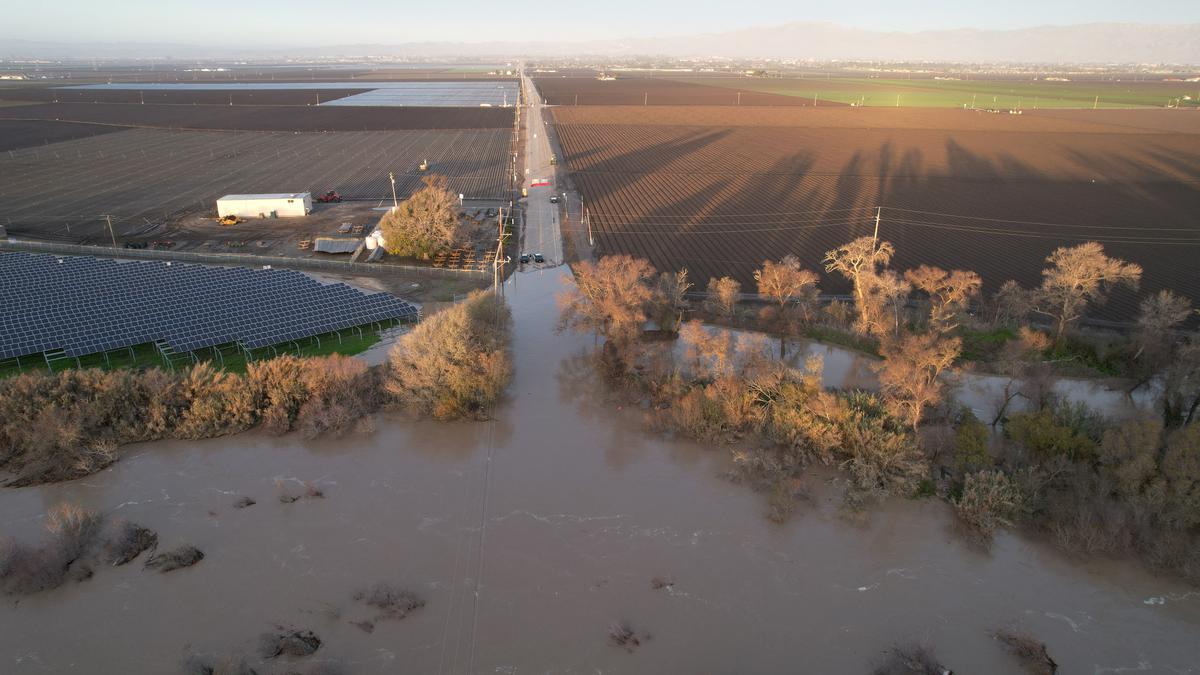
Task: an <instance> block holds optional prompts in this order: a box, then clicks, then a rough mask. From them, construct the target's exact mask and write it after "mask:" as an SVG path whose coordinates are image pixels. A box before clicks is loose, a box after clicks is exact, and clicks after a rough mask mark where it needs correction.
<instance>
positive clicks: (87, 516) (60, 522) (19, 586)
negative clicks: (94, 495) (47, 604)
mask: <svg viewBox="0 0 1200 675" xmlns="http://www.w3.org/2000/svg"><path fill="white" fill-rule="evenodd" d="M100 524H101V520H100V517H99V516H98V515H97V514H96V513H94V512H92V511H89V510H87V509H84V508H82V507H79V506H77V505H74V504H60V505H58V506H56V507H54V508H52V509H50V511H49V512H48V513H47V514H46V529H47V530H48V531H49V532H50V540H49V541H48V542H45V543H44V544H42V545H41V546H30V545H27V544H22V543H20V542H17V541H13V540H5V541H3V542H0V589H3V591H4V593H6V594H9V595H29V594H32V593H38V592H41V591H46V590H50V589H52V588H57V587H58V586H61V585H62V584H63V583H64V582H66V581H67V580H68V579H69V578H71V577H72V576H75V577H76V578H78V579H81V580H82V579H86V578H88V577H90V576H91V568H90V567H88V566H87V564H86V563H85V562H84V558H85V557H86V556H87V555H88V554H89V552H90V551H91V549H92V547H93V546H94V545H95V543H96V541H97V535H98V534H99V532H100Z"/></svg>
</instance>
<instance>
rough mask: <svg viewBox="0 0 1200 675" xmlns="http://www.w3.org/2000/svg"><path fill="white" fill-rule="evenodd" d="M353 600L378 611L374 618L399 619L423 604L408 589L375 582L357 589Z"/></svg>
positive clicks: (422, 601)
mask: <svg viewBox="0 0 1200 675" xmlns="http://www.w3.org/2000/svg"><path fill="white" fill-rule="evenodd" d="M354 600H355V601H356V602H361V603H363V604H364V605H367V606H368V607H371V608H373V609H376V610H378V611H379V615H378V616H377V617H376V618H375V620H376V621H379V620H380V619H393V620H397V621H398V620H400V619H403V618H404V617H406V616H408V615H409V614H411V613H413V612H415V611H416V610H418V609H420V608H422V607H424V606H425V600H423V599H422V598H420V597H418V596H417V594H416V593H413V592H412V591H410V590H407V589H404V588H399V587H397V586H392V585H390V584H382V583H381V584H375V585H374V586H372V587H371V588H370V589H367V590H363V591H358V592H357V593H355V594H354Z"/></svg>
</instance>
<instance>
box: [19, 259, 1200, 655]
mask: <svg viewBox="0 0 1200 675" xmlns="http://www.w3.org/2000/svg"><path fill="white" fill-rule="evenodd" d="M566 273H567V272H566V270H565V268H559V269H555V270H543V271H537V272H529V273H520V274H517V275H514V277H513V278H511V279H510V281H509V283H508V286H507V289H506V291H507V297H508V299H509V301H510V302H511V303H512V306H513V314H514V332H515V336H514V341H515V348H516V351H515V367H516V377H515V380H514V382H513V384H512V386H511V388H510V392H509V396H508V400H507V401H506V402H505V403H504V404H503V405H502V406H501V408H500V409H499V410H498V411H497V415H496V420H495V421H494V422H490V423H461V424H460V423H455V424H438V423H432V422H420V423H414V422H412V421H408V420H404V419H400V418H390V417H387V416H381V417H380V418H379V419H378V420H377V424H376V427H377V430H376V432H375V433H374V434H371V435H364V436H353V437H349V438H346V439H340V440H328V441H304V440H303V439H301V438H299V437H297V436H287V437H284V438H273V437H268V436H265V435H261V434H257V433H252V434H243V435H240V436H235V437H230V438H222V439H215V440H209V441H200V442H172V443H155V444H145V445H139V446H131V447H129V448H126V449H125V451H124V453H123V455H122V459H121V461H120V462H118V463H117V464H115V465H114V466H113V467H111V468H110V469H108V470H106V471H104V472H101V473H99V474H97V475H94V476H91V477H89V478H86V479H83V480H79V481H75V482H72V483H68V484H62V485H52V486H42V487H35V488H22V489H12V490H4V491H2V492H0V533H2V534H5V535H13V536H17V537H20V538H23V539H29V538H32V537H36V536H39V535H40V530H41V528H42V523H41V518H42V514H43V513H44V512H45V511H46V509H47V508H49V507H51V506H53V505H55V504H57V503H59V502H62V501H77V502H80V503H82V504H84V505H86V506H89V507H91V508H94V509H98V510H100V511H102V512H103V513H105V514H106V515H108V516H109V517H123V518H128V519H130V520H132V521H134V522H138V523H141V524H143V525H146V526H148V527H151V528H153V529H155V530H157V531H158V533H159V537H160V540H161V542H162V543H161V546H163V547H170V546H172V545H174V544H176V543H182V542H187V543H191V544H194V545H196V546H198V547H199V548H200V549H202V550H203V551H204V552H205V553H206V557H205V559H204V560H203V561H202V562H200V563H199V564H198V565H196V566H195V567H192V568H188V569H184V570H180V571H176V572H172V573H170V574H157V573H151V572H144V571H142V570H141V565H140V560H139V561H137V562H135V563H134V564H131V565H128V566H125V567H122V568H101V569H97V571H96V575H95V577H94V578H92V579H90V580H88V581H85V582H82V583H78V584H69V585H67V586H64V587H62V588H60V589H57V590H54V591H50V592H47V593H43V594H40V595H35V596H31V597H27V598H21V599H20V600H19V601H17V600H14V599H11V598H8V599H4V601H3V604H2V605H0V629H2V630H0V672H3V673H21V674H24V673H130V674H136V673H147V674H150V673H153V674H160V673H174V672H180V667H181V663H182V662H183V659H184V658H185V657H186V656H187V655H190V654H200V655H222V656H224V655H230V654H243V655H246V656H248V657H249V659H250V662H251V663H253V664H256V667H257V668H258V672H260V673H263V672H269V673H281V672H285V671H286V670H288V669H289V668H293V669H295V670H298V671H300V672H307V670H308V669H309V668H311V664H316V663H321V662H338V663H340V664H342V665H343V666H344V667H345V672H347V673H397V672H412V673H447V674H449V673H583V672H587V673H598V672H603V673H624V672H646V673H700V672H703V673H734V672H736V673H776V672H814V673H815V672H825V673H843V672H845V673H856V672H857V673H862V672H868V671H869V667H870V665H871V664H872V663H873V662H874V661H875V660H876V659H877V658H878V656H879V655H880V653H881V652H882V651H883V650H885V649H886V648H888V647H889V646H891V645H893V644H895V643H896V642H899V641H909V640H915V641H920V642H923V643H925V644H927V645H929V646H930V647H932V648H933V650H934V651H935V652H936V653H937V654H938V655H939V657H940V658H941V659H942V661H944V662H945V663H946V664H947V665H949V666H951V667H953V668H954V669H955V670H956V671H957V672H960V673H1012V672H1017V671H1018V668H1017V663H1016V661H1015V660H1013V658H1012V657H1011V656H1009V655H1008V654H1006V653H1005V652H1004V651H1003V649H1002V648H1001V647H1000V645H999V644H998V643H997V642H995V641H994V640H993V639H992V638H991V636H990V634H989V632H990V631H992V630H994V629H997V628H1008V627H1019V628H1023V629H1027V630H1028V631H1030V632H1031V633H1033V634H1034V635H1036V636H1038V637H1039V638H1040V639H1042V640H1044V641H1045V642H1046V643H1047V645H1048V647H1049V651H1050V654H1051V655H1052V656H1053V657H1054V658H1055V659H1056V660H1057V661H1058V662H1059V663H1060V664H1061V665H1062V668H1061V669H1060V672H1063V673H1103V672H1123V671H1143V672H1189V671H1193V672H1194V671H1197V670H1200V640H1198V639H1197V636H1200V593H1196V592H1189V590H1188V589H1187V588H1185V587H1182V586H1179V585H1176V584H1173V583H1171V582H1167V581H1163V580H1160V579H1155V578H1152V577H1151V576H1149V575H1148V574H1146V573H1144V572H1143V571H1141V570H1139V568H1137V567H1136V566H1134V565H1133V564H1129V563H1114V562H1094V563H1089V564H1080V563H1078V562H1075V561H1072V560H1070V559H1067V558H1065V557H1063V556H1061V555H1060V554H1058V553H1057V552H1056V551H1055V550H1053V549H1052V548H1050V547H1048V546H1045V545H1042V544H1040V543H1037V542H1031V541H1029V540H1026V539H1023V538H1020V537H1016V536H1013V535H1010V534H1007V533H1001V534H1000V535H999V536H998V537H997V540H996V542H995V544H994V546H993V548H992V550H991V551H990V552H981V551H978V550H974V549H972V548H970V547H969V546H967V545H966V544H964V543H963V542H962V541H961V540H960V539H959V538H958V537H957V535H956V534H955V533H954V530H953V518H952V515H951V514H950V512H949V510H948V509H947V508H946V507H945V505H944V504H941V503H939V502H937V501H933V500H925V501H910V500H899V499H897V500H889V501H887V502H886V503H884V504H882V505H880V506H878V507H876V508H874V509H873V510H872V511H871V512H870V517H869V520H868V521H867V522H866V523H858V522H855V521H852V520H848V519H846V518H845V517H844V516H843V515H842V513H841V511H840V510H839V509H838V505H839V503H840V493H839V490H838V489H837V488H836V487H835V486H834V485H831V484H829V479H830V478H832V475H831V474H824V473H820V472H817V473H814V475H813V477H812V485H811V488H812V490H811V491H812V493H813V500H812V503H811V504H802V505H801V506H800V507H799V508H798V509H797V512H796V514H795V515H794V516H793V518H792V520H791V521H789V522H788V523H787V524H785V525H782V526H777V525H773V524H771V523H770V522H768V521H767V519H766V518H765V517H764V515H763V514H764V512H765V509H766V504H765V500H764V498H763V496H762V495H758V494H754V493H753V492H751V491H750V490H748V489H747V488H745V487H743V486H738V485H734V484H731V483H729V482H727V481H725V480H723V479H721V478H719V474H720V473H721V472H722V471H723V470H724V469H725V468H726V457H727V455H728V453H727V452H726V450H724V449H716V450H714V449H712V448H705V447H701V446H698V445H694V444H691V443H685V442H679V441H670V440H665V439H662V438H659V437H656V436H653V435H651V434H648V433H646V432H644V431H643V430H642V428H641V423H640V419H639V417H638V415H637V412H636V411H630V410H618V409H617V406H616V405H615V404H613V403H611V402H608V401H606V399H605V398H604V396H603V394H602V392H601V391H600V390H599V385H598V383H597V382H596V381H595V378H593V377H591V376H590V375H589V374H588V373H587V371H586V370H585V369H583V368H581V366H580V363H579V362H578V360H577V359H575V357H576V356H577V355H578V354H580V353H581V352H582V351H583V350H586V349H589V348H590V347H591V345H592V338H591V337H590V336H575V335H562V336H558V335H555V334H554V333H553V326H554V322H555V319H556V312H555V309H554V303H553V294H554V293H555V292H557V291H558V290H560V288H561V279H562V278H563V277H564V276H565V275H566ZM848 367H849V366H848ZM833 371H834V368H833V367H830V368H827V375H830V373H832V372H833ZM299 481H313V482H315V483H316V484H317V486H318V487H320V488H321V489H322V490H323V491H324V494H325V497H324V498H323V499H312V500H300V501H297V502H295V503H291V504H283V503H280V501H279V500H278V498H277V497H278V494H279V491H280V489H281V488H280V487H279V486H278V485H277V483H278V484H281V485H282V486H283V489H287V490H295V489H297V486H298V485H299ZM242 496H248V497H251V498H254V499H256V500H257V502H258V504H257V505H255V506H252V507H249V508H246V509H241V510H238V509H234V508H233V504H234V502H235V501H236V500H237V499H238V498H239V497H242ZM655 577H660V578H663V579H666V580H669V581H670V582H671V583H672V584H673V585H671V586H667V587H665V588H661V589H658V590H655V589H653V588H652V587H651V580H652V579H654V578H655ZM376 582H389V583H393V584H396V585H400V586H403V587H407V588H410V589H412V590H414V591H416V592H417V593H418V594H420V595H421V596H422V597H423V598H424V599H425V600H426V601H427V605H426V606H425V607H424V608H422V609H420V610H417V611H416V612H415V613H414V614H412V615H411V616H409V617H408V618H405V619H403V620H402V621H390V622H380V623H378V624H377V626H376V628H375V630H374V632H372V633H367V632H365V631H363V630H361V629H359V628H357V627H355V626H354V625H352V622H354V621H359V620H361V619H363V618H369V616H370V613H369V612H365V611H364V608H363V607H362V606H361V605H357V604H356V603H354V602H353V601H352V595H353V594H354V592H355V591H356V590H359V589H362V588H365V587H367V586H370V585H372V584H374V583H376ZM616 622H627V623H628V625H629V626H630V627H631V628H632V629H633V630H634V631H636V632H637V633H638V634H639V635H640V636H642V637H643V638H644V639H643V641H642V644H641V646H640V647H639V648H638V649H637V650H636V651H635V652H634V653H628V652H626V651H625V650H623V649H620V648H617V647H614V646H612V645H610V644H609V642H608V631H609V628H610V626H611V625H612V624H614V623H616ZM274 625H284V626H291V627H295V628H301V629H311V630H313V631H315V632H316V633H317V635H319V636H320V637H321V639H322V640H324V644H323V645H322V646H321V648H320V649H319V650H318V651H317V652H316V654H315V655H313V656H311V657H308V658H305V659H297V660H296V661H295V662H292V663H272V664H268V665H266V666H265V667H263V666H261V665H258V664H259V663H260V662H259V661H258V660H257V657H255V655H254V653H255V646H256V644H257V638H258V635H259V634H260V633H263V632H265V631H268V630H270V629H271V628H272V626H274Z"/></svg>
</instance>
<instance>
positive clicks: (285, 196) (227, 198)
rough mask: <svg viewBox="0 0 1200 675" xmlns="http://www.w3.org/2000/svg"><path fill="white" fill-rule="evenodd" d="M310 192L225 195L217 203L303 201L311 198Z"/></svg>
mask: <svg viewBox="0 0 1200 675" xmlns="http://www.w3.org/2000/svg"><path fill="white" fill-rule="evenodd" d="M311 196H312V195H311V193H308V192H267V193H263V194H259V195H225V196H224V197H221V198H220V199H218V200H217V201H219V202H223V201H252V200H258V199H302V198H304V197H311Z"/></svg>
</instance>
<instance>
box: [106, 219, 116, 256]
mask: <svg viewBox="0 0 1200 675" xmlns="http://www.w3.org/2000/svg"><path fill="white" fill-rule="evenodd" d="M104 221H105V222H106V223H108V236H109V237H111V238H112V245H113V248H116V247H117V235H115V234H113V227H112V216H110V215H107V214H105V216H104Z"/></svg>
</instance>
